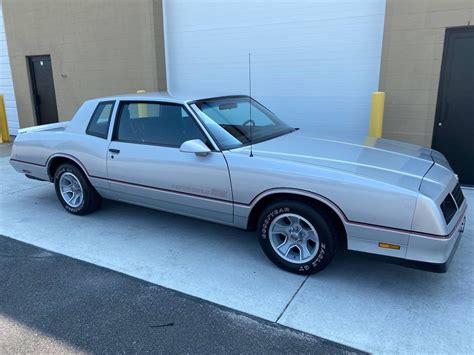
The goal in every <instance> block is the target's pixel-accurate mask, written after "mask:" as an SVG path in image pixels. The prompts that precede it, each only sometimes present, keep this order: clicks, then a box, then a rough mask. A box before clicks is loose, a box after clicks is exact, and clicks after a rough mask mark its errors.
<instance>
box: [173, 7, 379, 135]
mask: <svg viewBox="0 0 474 355" xmlns="http://www.w3.org/2000/svg"><path fill="white" fill-rule="evenodd" d="M247 5H248V6H247ZM164 13H165V37H166V51H167V78H168V87H169V90H170V91H171V92H172V93H176V94H178V93H180V94H185V95H193V96H194V95H196V96H213V95H225V94H235V93H240V94H242V93H243V94H246V93H248V64H247V63H248V53H249V52H251V53H252V93H253V96H254V97H256V98H257V99H258V100H260V101H262V103H263V104H264V105H266V106H268V107H269V108H270V109H272V110H273V111H274V112H275V113H277V114H278V115H279V116H281V117H282V118H283V119H285V120H286V121H288V123H290V124H292V125H296V126H299V127H301V128H306V129H309V130H311V131H312V132H315V133H316V132H317V133H334V132H344V133H346V132H347V130H351V131H352V133H359V134H365V133H366V132H367V128H368V122H369V119H368V115H369V111H370V94H371V93H372V92H373V91H376V90H377V89H378V83H379V71H380V57H381V48H382V36H383V22H384V15H385V2H384V1H364V2H356V1H349V2H344V3H340V2H324V1H313V2H291V3H289V2H270V1H268V2H267V1H263V2H258V3H257V4H255V3H254V2H248V3H245V2H236V3H234V2H222V3H215V2H213V3H209V2H196V1H180V0H174V1H165V3H164Z"/></svg>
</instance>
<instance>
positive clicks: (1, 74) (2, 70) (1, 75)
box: [0, 1, 20, 135]
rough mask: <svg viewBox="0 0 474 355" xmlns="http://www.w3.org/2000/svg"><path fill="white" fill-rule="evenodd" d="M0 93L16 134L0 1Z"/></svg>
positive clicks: (14, 111)
mask: <svg viewBox="0 0 474 355" xmlns="http://www.w3.org/2000/svg"><path fill="white" fill-rule="evenodd" d="M0 94H3V95H4V97H5V110H6V112H7V120H8V128H9V130H10V134H11V135H16V133H17V131H18V128H19V127H20V126H19V123H18V112H17V109H16V102H15V92H14V90H13V81H12V73H11V69H10V60H9V58H8V50H7V39H6V37H5V26H4V24H3V10H2V4H1V1H0Z"/></svg>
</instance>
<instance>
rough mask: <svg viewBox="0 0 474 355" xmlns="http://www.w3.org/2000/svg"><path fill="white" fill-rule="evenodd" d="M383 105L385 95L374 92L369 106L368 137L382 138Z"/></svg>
mask: <svg viewBox="0 0 474 355" xmlns="http://www.w3.org/2000/svg"><path fill="white" fill-rule="evenodd" d="M384 104H385V93H384V92H381V91H376V92H374V93H373V94H372V103H371V106H370V127H369V136H370V137H375V138H380V137H382V125H383V110H384Z"/></svg>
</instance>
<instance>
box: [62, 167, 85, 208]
mask: <svg viewBox="0 0 474 355" xmlns="http://www.w3.org/2000/svg"><path fill="white" fill-rule="evenodd" d="M59 190H60V192H61V196H62V198H63V200H64V202H66V203H67V204H68V206H70V207H72V208H76V207H79V206H80V205H81V204H82V201H83V200H84V190H83V189H82V185H81V183H80V182H79V180H78V179H77V177H76V176H74V174H71V173H64V174H62V175H61V177H60V178H59Z"/></svg>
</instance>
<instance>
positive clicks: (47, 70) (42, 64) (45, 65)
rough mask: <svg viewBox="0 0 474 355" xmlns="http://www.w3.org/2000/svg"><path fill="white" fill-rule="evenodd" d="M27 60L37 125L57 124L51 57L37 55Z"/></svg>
mask: <svg viewBox="0 0 474 355" xmlns="http://www.w3.org/2000/svg"><path fill="white" fill-rule="evenodd" d="M28 60H29V65H30V75H31V84H32V89H33V101H34V105H35V111H36V120H37V123H38V124H46V123H54V122H58V108H57V106H56V93H55V91H54V81H53V70H52V67H51V57H50V56H49V55H41V56H40V55H39V56H33V57H28Z"/></svg>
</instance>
